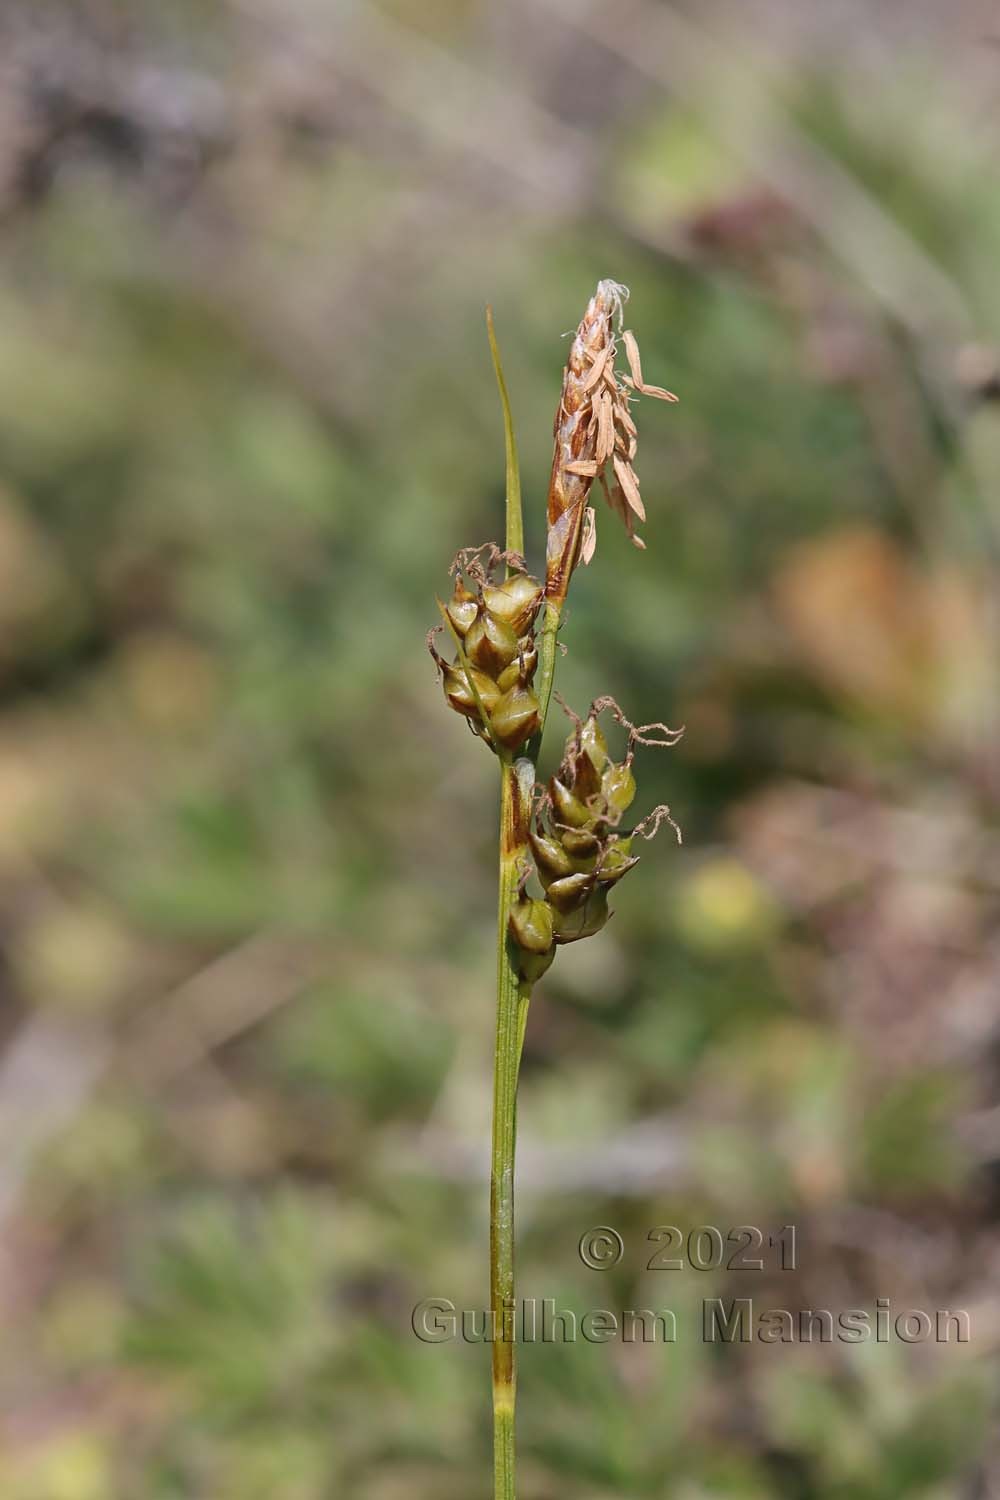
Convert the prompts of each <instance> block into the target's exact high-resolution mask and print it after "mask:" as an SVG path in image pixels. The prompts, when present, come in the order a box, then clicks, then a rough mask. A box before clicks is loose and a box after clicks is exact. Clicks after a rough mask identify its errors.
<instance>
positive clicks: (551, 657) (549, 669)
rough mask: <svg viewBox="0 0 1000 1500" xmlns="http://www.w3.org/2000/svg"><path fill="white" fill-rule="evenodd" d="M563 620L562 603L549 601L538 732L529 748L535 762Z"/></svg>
mask: <svg viewBox="0 0 1000 1500" xmlns="http://www.w3.org/2000/svg"><path fill="white" fill-rule="evenodd" d="M561 618H562V605H561V603H560V602H559V601H558V600H555V599H549V600H548V601H547V603H546V605H545V619H544V620H543V622H542V631H541V636H540V638H539V643H538V689H537V691H538V730H537V732H536V733H535V735H534V737H533V738H532V740H531V743H530V745H529V746H528V754H529V755H530V756H531V757H532V759H533V760H537V759H538V753H539V750H540V749H541V745H542V735H543V734H544V733H545V720H546V719H547V717H548V713H549V703H550V701H551V698H552V683H553V680H554V678H555V675H556V639H557V636H558V633H559V621H560V620H561Z"/></svg>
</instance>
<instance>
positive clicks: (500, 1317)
mask: <svg viewBox="0 0 1000 1500" xmlns="http://www.w3.org/2000/svg"><path fill="white" fill-rule="evenodd" d="M500 776H501V782H500V898H499V902H498V908H497V1031H496V1048H495V1051H494V1057H493V1144H492V1158H491V1171H490V1309H491V1314H492V1330H493V1483H494V1500H514V1398H515V1388H516V1373H515V1359H514V1335H515V1318H514V1150H515V1143H516V1135H517V1075H518V1068H519V1064H520V1060H521V1046H522V1043H523V1040H524V1025H525V1022H526V1019H527V1008H528V1000H529V998H530V995H531V986H530V984H528V983H527V982H526V981H524V980H519V979H518V976H517V972H516V970H515V968H514V966H513V964H512V962H511V945H510V942H509V939H508V932H507V925H508V921H509V918H510V909H511V906H512V905H513V903H514V901H515V900H516V899H517V882H518V875H519V867H520V861H521V858H522V856H523V853H524V849H525V847H526V843H527V830H528V815H529V811H530V807H531V793H532V788H533V786H534V780H535V767H534V764H533V762H532V761H530V760H527V759H521V760H518V761H516V762H515V763H514V764H513V765H511V763H510V761H509V759H507V758H504V759H503V760H502V761H501V765H500Z"/></svg>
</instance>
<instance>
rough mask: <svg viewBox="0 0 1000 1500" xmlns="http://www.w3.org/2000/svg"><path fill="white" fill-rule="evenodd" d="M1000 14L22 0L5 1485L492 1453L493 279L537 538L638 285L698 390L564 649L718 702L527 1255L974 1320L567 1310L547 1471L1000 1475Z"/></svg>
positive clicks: (370, 1490) (13, 300)
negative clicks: (463, 1322)
mask: <svg viewBox="0 0 1000 1500" xmlns="http://www.w3.org/2000/svg"><path fill="white" fill-rule="evenodd" d="M497 11H499V14H497V13H495V12H497ZM995 41H996V38H995V37H991V36H989V35H987V34H985V32H984V30H983V20H982V12H981V9H980V8H979V7H977V6H975V5H973V4H972V3H971V0H970V3H969V4H967V5H966V4H964V3H958V4H957V5H953V6H950V7H948V10H947V14H946V15H945V14H941V15H936V14H935V13H934V11H933V8H923V9H919V10H915V9H914V8H908V7H905V6H902V5H898V6H897V5H887V6H885V7H884V8H883V7H879V8H878V9H877V10H876V11H865V10H863V9H858V10H852V9H851V8H850V7H846V8H841V7H834V8H827V7H823V6H821V5H819V4H818V3H815V4H812V3H811V4H806V5H804V6H803V5H798V4H796V5H794V6H792V5H791V4H790V3H789V4H787V5H786V4H782V3H779V0H754V3H753V4H752V5H751V6H749V7H744V8H741V9H740V10H739V12H736V11H730V10H727V9H724V8H720V7H718V6H717V5H716V4H714V3H713V4H710V5H708V6H705V7H697V8H692V14H691V16H687V15H685V13H684V12H682V11H679V10H678V11H675V10H673V9H671V8H670V7H668V6H666V5H659V4H654V3H652V0H642V3H641V4H639V5H637V6H635V7H631V8H629V10H628V12H627V13H622V14H621V15H620V16H616V17H614V18H613V17H612V13H611V9H610V8H607V10H606V11H605V13H604V14H603V16H602V14H601V11H600V10H599V9H591V8H587V7H581V8H580V10H579V13H577V12H576V11H575V10H574V9H573V7H571V6H570V5H569V0H559V3H558V4H556V3H555V0H551V3H549V0H547V3H546V4H543V5H541V6H539V7H537V8H535V7H531V8H529V7H526V6H522V5H521V4H520V3H518V4H516V5H514V6H512V7H510V8H509V9H507V8H504V7H494V8H492V10H491V9H490V8H488V7H484V6H479V5H477V4H474V3H472V0H449V3H442V4H437V5H434V6H432V7H430V8H426V9H423V10H422V11H420V12H419V13H417V12H416V11H413V13H409V8H408V7H404V6H398V5H386V6H385V8H384V9H379V8H377V7H376V6H374V5H372V4H368V3H363V4H359V5H356V6H353V7H348V6H343V7H333V8H331V10H330V12H329V13H328V12H326V11H325V10H324V8H323V7H319V6H309V5H305V4H303V5H301V6H299V5H296V6H292V7H287V8H286V7H282V6H278V5H277V4H276V3H274V0H227V3H224V4H221V5H219V6H217V7H216V6H200V5H195V4H190V3H188V4H184V5H179V6H171V7H163V6H159V5H155V4H152V3H135V0H131V3H128V4H126V3H124V0H122V3H119V0H87V3H85V4H82V5H70V4H68V3H67V4H61V3H56V0H47V3H46V4H45V5H37V4H35V3H32V0H8V4H7V5H6V6H5V8H4V13H3V16H2V18H0V56H2V58H3V63H2V79H0V213H2V216H3V217H2V241H0V715H2V727H3V734H2V737H0V901H2V905H0V923H2V926H0V936H2V943H3V967H2V978H3V1000H4V1005H3V1013H2V1034H0V1041H2V1049H3V1050H2V1052H0V1124H2V1126H3V1132H4V1142H5V1150H4V1152H3V1161H2V1164H0V1215H2V1217H3V1238H4V1244H5V1250H6V1254H5V1257H4V1259H3V1262H2V1273H0V1296H2V1299H3V1309H4V1317H5V1330H6V1338H5V1340H4V1344H3V1349H2V1351H0V1389H2V1392H3V1403H2V1407H3V1413H4V1415H3V1418H2V1423H0V1490H2V1493H3V1495H4V1496H5V1497H7V1500H106V1497H108V1496H112V1495H114V1496H121V1497H123V1500H139V1497H141V1500H181V1497H183V1500H258V1497H259V1500H264V1497H267V1500H272V1497H275V1496H281V1497H282V1500H332V1497H334V1496H340V1495H350V1496H352V1497H354V1500H402V1497H404V1496H405V1497H407V1500H410V1497H413V1496H423V1495H427V1496H431V1495H433V1496H435V1497H436V1500H448V1497H452V1496H454V1497H456V1500H457V1497H459V1496H461V1497H463V1500H466V1497H469V1496H480V1495H485V1494H486V1490H487V1484H488V1473H489V1469H488V1451H489V1413H488V1378H487V1369H486V1363H487V1362H486V1359H485V1354H484V1351H483V1349H481V1348H477V1347H474V1346H466V1345H463V1344H458V1343H456V1344H449V1345H446V1346H443V1347H432V1346H427V1345H423V1344H421V1343H419V1342H418V1341H417V1340H416V1339H415V1338H414V1336H413V1334H412V1332H411V1329H410V1313H411V1309H412V1307H413V1305H414V1303H415V1302H417V1301H418V1300H419V1299H421V1298H424V1297H428V1296H447V1297H449V1298H451V1299H452V1300H453V1301H454V1302H455V1303H456V1304H457V1305H458V1306H459V1307H479V1306H481V1305H482V1304H483V1300H484V1298H485V1296H486V1291H485V1286H486V1244H485V1235H486V1214H485V1207H486V1204H485V1189H484V1182H485V1169H486V1136H487V1130H488V1113H489V1097H488V1095H489V1059H490V1048H491V1026H492V1014H491V1006H492V1000H491V970H492V921H493V916H492V912H493V902H494V891H493V882H494V878H495V871H494V868H493V864H494V855H493V852H491V851H493V849H494V829H493V814H492V812H491V808H492V807H493V799H494V795H495V787H494V778H493V768H492V766H491V765H490V764H489V763H488V757H487V756H486V755H485V753H484V752H483V750H482V747H481V746H477V745H476V744H474V743H473V741H472V740H471V739H470V738H469V737H468V735H466V734H465V733H464V732H463V729H462V726H461V724H460V723H459V722H458V721H457V719H456V718H455V716H454V715H452V714H449V713H447V712H446V711H444V708H443V705H442V703H441V701H440V692H439V690H438V689H437V688H436V686H435V683H434V676H433V671H432V668H431V664H430V662H429V660H428V658H427V656H426V653H425V651H424V641H423V636H424V631H425V629H426V628H427V626H428V625H429V624H431V623H432V622H433V619H434V607H433V594H434V592H435V591H438V592H440V591H441V590H442V589H443V588H444V587H445V586H446V585H445V574H446V568H447V563H448V561H449V559H450V558H451V556H452V555H453V553H454V552H455V551H456V550H457V548H458V547H459V546H461V545H464V544H468V543H476V542H480V541H482V540H485V539H487V538H489V537H493V536H496V535H497V534H498V532H499V529H500V526H501V524H502V523H501V514H502V494H503V461H502V460H503V450H502V437H501V430H500V420H499V413H498V411H497V407H496V400H495V391H494V387H493V376H492V372H491V369H490V364H489V358H488V353H487V348H486V342H485V335H484V329H483V322H482V307H483V304H484V303H485V302H486V301H487V300H490V301H492V302H493V304H494V307H495V310H496V318H497V324H498V331H499V335H500V339H501V344H502V347H503V350H504V358H505V363H506V367H507V375H508V380H509V383H510V386H511V390H512V396H513V402H514V408H515V416H516V419H517V422H518V428H519V439H520V443H521V448H522V461H523V468H524V475H525V482H526V503H527V515H528V529H529V547H530V548H531V549H533V550H534V555H535V558H536V559H537V557H538V553H539V548H540V545H541V541H542V526H543V517H542V511H543V502H542V495H543V489H544V483H545V480H546V477H547V470H548V461H549V458H548V447H549V434H550V430H551V421H552V416H553V410H554V403H555V400H556V394H557V391H558V381H559V372H560V365H561V359H562V350H563V347H564V345H563V344H562V343H561V342H560V335H561V334H562V333H563V331H564V330H566V329H568V328H571V327H572V326H574V325H575V323H576V321H577V319H578V317H579V315H580V311H581V309H582V306H583V304H584V302H585V300H586V298H587V296H588V295H589V293H590V291H591V289H592V287H593V284H594V283H595V281H596V280H597V279H598V277H600V276H605V275H610V276H613V277H615V278H617V279H620V280H622V281H624V282H626V283H627V284H628V285H629V286H630V287H631V289H632V302H631V305H630V311H629V320H630V322H631V324H632V325H633V326H634V327H635V328H636V329H637V330H638V332H639V334H640V336H641V340H642V348H643V359H644V368H645V370H646V373H647V376H648V378H650V379H652V380H656V381H663V382H664V383H666V384H667V385H669V386H670V387H671V388H672V389H675V390H677V391H678V392H679V393H680V395H681V397H682V402H681V404H680V405H679V406H678V407H677V408H671V409H668V410H662V411H661V410H659V409H656V410H654V411H652V412H647V413H645V417H644V421H643V428H642V441H641V445H640V452H639V471H640V474H641V476H642V479H643V493H644V496H645V498H646V503H647V507H648V510H649V513H650V519H649V524H648V526H647V528H646V533H645V534H646V538H647V542H648V546H649V551H648V553H646V554H644V555H643V556H641V557H640V556H638V555H636V554H635V553H634V552H632V550H631V549H630V548H629V547H628V545H627V543H626V540H625V538H624V536H623V535H620V534H619V530H618V528H617V527H616V525H615V524H614V523H613V521H612V520H611V518H609V517H608V516H607V514H606V513H603V512H602V513H601V514H599V515H598V535H599V545H598V554H597V558H596V561H595V563H594V565H593V567H592V568H591V569H589V570H587V571H586V572H581V573H580V574H578V575H577V578H576V579H575V581H574V587H573V592H572V596H571V600H570V611H569V620H568V624H567V628H566V631H565V639H566V641H567V644H568V646H569V654H568V656H567V657H566V659H565V661H564V662H563V663H562V665H561V667H560V674H561V686H562V688H563V691H564V692H565V693H566V695H567V696H568V697H569V699H570V701H571V702H573V703H575V704H576V705H577V706H582V705H584V704H585V703H586V702H587V701H588V700H589V699H590V698H591V697H593V696H594V695H596V694H598V693H602V692H608V691H613V692H614V693H615V695H616V697H618V698H619V700H620V701H621V702H622V703H623V705H624V706H625V707H626V709H627V711H628V712H629V713H630V715H631V716H632V717H633V718H635V719H636V720H648V719H659V718H666V719H667V720H669V722H671V723H678V722H684V723H686V725H687V733H686V736H685V738H684V740H683V742H682V744H681V746H680V747H679V748H678V750H676V751H674V752H672V753H671V754H670V755H661V756H655V755H652V754H651V755H649V756H648V758H647V759H646V762H645V764H644V768H643V790H644V793H645V794H646V795H647V796H648V799H649V805H650V806H652V805H653V804H654V803H655V802H657V801H660V800H665V801H668V802H669V803H670V805H671V807H672V809H673V810H674V812H675V814H676V815H677V817H678V819H679V821H680V822H681V824H682V826H683V828H684V832H685V846H684V848H683V850H680V851H678V850H675V849H673V848H672V847H669V846H668V842H667V840H666V839H664V840H661V841H660V843H659V844H658V845H657V846H656V847H655V848H652V849H651V850H650V851H649V853H648V855H647V856H646V857H645V858H644V860H643V865H642V868H641V870H640V871H639V872H638V873H637V874H636V876H635V877H633V880H632V881H631V882H630V890H629V900H628V901H627V902H623V903H622V906H621V911H620V912H619V913H618V915H617V916H616V918H615V920H614V922H613V923H612V924H611V926H610V927H609V928H608V930H607V931H606V932H604V933H602V934H601V936H600V938H599V939H598V940H597V941H595V942H594V943H592V944H587V945H581V946H585V947H586V950H587V951H586V952H578V951H577V950H576V949H568V950H565V952H564V953H563V954H562V955H561V956H560V961H559V963H558V964H557V965H556V966H555V968H554V969H553V971H552V974H551V975H550V976H549V977H548V978H547V979H546V980H545V982H544V983H543V985H542V986H540V989H539V993H538V996H537V998H536V1001H535V1004H534V1006H533V1014H532V1017H531V1023H530V1029H529V1035H528V1042H527V1050H526V1059H525V1070H524V1076H523V1083H522V1096H521V1097H522V1103H521V1147H520V1160H521V1177H522V1183H523V1190H522V1193H521V1200H520V1201H521V1210H520V1213H521V1218H520V1227H519V1234H520V1247H521V1248H520V1272H519V1274H520V1281H521V1286H522V1288H523V1291H524V1294H525V1295H535V1296H538V1297H542V1296H546V1297H547V1296H552V1297H555V1298H556V1299H557V1300H558V1301H559V1302H560V1303H561V1304H562V1305H566V1306H570V1307H575V1308H577V1309H580V1310H584V1309H586V1308H590V1307H599V1306H605V1307H615V1308H624V1307H635V1306H647V1305H652V1306H656V1307H662V1306H670V1307H673V1308H674V1309H675V1310H677V1313H678V1320H679V1323H680V1324H681V1326H682V1328H683V1327H684V1326H691V1319H692V1318H693V1319H695V1323H696V1321H697V1318H696V1309H697V1305H698V1303H699V1301H700V1299H701V1298H702V1297H708V1296H722V1295H725V1296H748V1295H752V1296H753V1297H754V1300H755V1303H758V1304H759V1305H760V1306H761V1307H766V1306H782V1307H791V1308H798V1307H800V1306H803V1307H809V1306H823V1307H833V1308H834V1309H841V1308H844V1309H846V1308H850V1307H855V1306H859V1307H867V1308H871V1307H873V1305H874V1302H875V1299H876V1297H889V1298H891V1300H892V1303H893V1306H894V1308H899V1309H903V1308H908V1307H923V1308H927V1309H935V1308H939V1307H963V1308H966V1309H968V1310H969V1312H970V1315H971V1319H972V1327H973V1338H972V1341H971V1343H969V1344H967V1345H960V1346H958V1345H951V1346H941V1345H936V1344H925V1345H915V1346H906V1345H904V1344H902V1343H899V1342H893V1343H890V1344H887V1345H875V1344H866V1345H863V1346H856V1347H855V1346H851V1345H846V1344H838V1343H834V1344H831V1345H822V1346H817V1345H812V1346H795V1347H781V1346H778V1347H769V1346H767V1345H762V1344H754V1345H752V1346H748V1347H733V1348H730V1347H719V1346H709V1345H705V1344H702V1343H701V1342H699V1341H698V1340H697V1339H695V1338H685V1339H683V1340H682V1342H681V1343H680V1344H678V1345H677V1346H674V1347H667V1348H663V1347H661V1346H643V1345H634V1346H626V1345H619V1344H613V1345H609V1346H604V1347H595V1346H588V1345H586V1344H577V1345H573V1346H560V1345H546V1346H541V1345H538V1346H532V1347H527V1348H526V1349H525V1350H524V1352H523V1358H522V1386H521V1390H522V1401H521V1412H522V1415H521V1419H520V1420H521V1431H522V1447H523V1454H524V1458H523V1468H524V1473H523V1480H522V1492H523V1495H524V1497H525V1500H555V1497H557V1496H559V1497H561V1496H565V1495H567V1494H570V1493H572V1494H573V1495H575V1496H577V1497H579V1500H610V1497H611V1496H615V1497H622V1496H635V1497H640V1496H642V1497H647V1496H649V1497H652V1496H657V1497H667V1496H669V1497H671V1500H696V1497H701V1496H723V1495H725V1496H733V1497H741V1500H756V1497H764V1496H781V1497H788V1500H799V1497H802V1500H805V1497H814V1496H815V1497H821V1496H822V1497H828V1496H829V1497H835V1500H883V1497H884V1500H895V1497H898V1496H901V1495H907V1496H909V1495H913V1496H922V1497H927V1500H952V1497H954V1500H958V1497H960V1496H970V1497H971V1496H973V1495H982V1496H986V1495H989V1494H993V1493H997V1492H998V1491H1000V1450H998V1448H997V1445H996V1440H995V1438H993V1437H991V1429H992V1427H993V1422H994V1414H993V1412H992V1410H991V1408H992V1407H993V1405H994V1399H995V1398H994V1396H993V1394H992V1392H993V1390H994V1389H995V1380H996V1346H997V1340H998V1321H997V1312H996V1300H995V1292H994V1291H993V1289H992V1285H991V1283H992V1282H995V1272H996V1267H997V1264H998V1256H1000V1240H998V1219H1000V1198H998V1193H997V1186H998V1183H1000V1171H998V1164H1000V1126H998V1123H997V1122H998V1116H997V1107H996V1102H995V1100H996V1093H995V1090H996V1086H997V1074H998V1058H1000V1047H998V1042H1000V1031H998V1021H997V995H998V993H1000V982H998V981H1000V925H998V913H1000V857H998V850H1000V843H998V835H997V827H998V807H1000V759H998V755H997V743H998V727H1000V726H998V709H997V703H998V699H997V692H996V682H997V668H998V666H1000V619H998V615H997V597H998V591H997V584H998V555H1000V553H998V541H1000V507H998V503H997V495H998V493H1000V415H998V412H1000V408H998V406H997V396H998V393H1000V364H998V362H997V357H996V353H995V348H996V343H995V341H996V339H997V333H998V326H1000V292H998V283H997V279H996V275H995V269H994V268H995V265H996V263H997V259H998V256H1000V209H998V199H997V195H996V193H995V192H993V191H992V189H991V183H992V180H993V176H994V173H995V157H996V152H997V146H998V135H997V126H996V113H995V101H996V88H997V82H996V80H997V72H996V69H997V56H998V54H997V52H996V49H995V45H994V43H995ZM553 722H554V721H553ZM560 732H561V731H560V730H559V729H558V728H556V729H554V730H552V731H550V737H551V744H550V745H549V749H550V751H552V750H554V749H555V748H556V746H557V742H558V736H559V734H560ZM645 810H646V809H645V808H643V809H641V811H645ZM602 1223H606V1224H613V1225H615V1226H617V1227H618V1228H619V1229H620V1230H621V1232H622V1234H623V1236H624V1238H625V1243H626V1254H625V1257H624V1259H623V1261H622V1263H621V1266H620V1267H618V1268H617V1270H616V1271H615V1272H614V1273H610V1274H607V1275H604V1276H601V1275H599V1274H597V1273H594V1272H589V1271H587V1270H586V1269H585V1268H584V1267H583V1266H582V1265H581V1264H580V1262H579V1260H578V1258H577V1253H576V1246H577V1241H578V1239H579V1237H580V1235H581V1234H582V1232H583V1231H584V1230H585V1229H587V1228H588V1227H589V1226H590V1225H594V1224H602ZM662 1223H676V1224H678V1225H681V1226H684V1227H687V1228H689V1227H692V1226H695V1225H698V1224H701V1223H710V1224H717V1225H719V1226H721V1227H723V1229H725V1228H726V1227H727V1226H729V1225H738V1224H742V1223H752V1224H757V1225H760V1226H761V1228H762V1229H763V1230H764V1232H765V1234H767V1233H768V1232H772V1231H777V1230H778V1229H780V1228H781V1226H782V1225H784V1224H795V1225H796V1226H797V1227H798V1245H799V1257H798V1270H797V1271H796V1272H794V1273H793V1272H765V1273H754V1274H751V1273H748V1272H742V1273H739V1272H731V1273H725V1272H704V1273H700V1272H695V1271H693V1270H690V1269H688V1270H685V1271H683V1272H659V1273H656V1272H646V1271H645V1270H644V1269H643V1267H644V1266H645V1263H646V1261H647V1260H648V1258H649V1248H648V1246H647V1244H646V1235H647V1233H648V1230H649V1229H650V1228H651V1227H652V1226H653V1225H656V1224H662Z"/></svg>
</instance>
